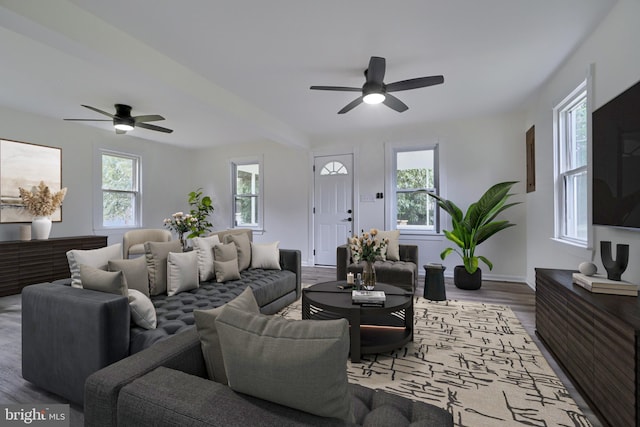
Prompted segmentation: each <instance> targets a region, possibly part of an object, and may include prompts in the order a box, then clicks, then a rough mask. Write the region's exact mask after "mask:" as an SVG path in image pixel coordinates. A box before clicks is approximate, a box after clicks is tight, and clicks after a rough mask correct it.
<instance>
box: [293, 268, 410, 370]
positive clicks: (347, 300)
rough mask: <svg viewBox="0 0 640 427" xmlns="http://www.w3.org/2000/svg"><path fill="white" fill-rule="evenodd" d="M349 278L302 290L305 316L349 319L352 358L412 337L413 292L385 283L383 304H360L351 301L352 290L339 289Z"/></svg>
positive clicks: (379, 285)
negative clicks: (377, 305)
mask: <svg viewBox="0 0 640 427" xmlns="http://www.w3.org/2000/svg"><path fill="white" fill-rule="evenodd" d="M339 285H346V281H336V282H325V283H318V284H317V285H313V286H311V287H308V288H305V289H303V290H302V318H303V319H315V320H330V319H341V318H344V319H347V320H348V321H349V325H350V329H351V330H350V344H351V361H352V362H356V363H358V362H360V357H361V355H363V354H372V353H384V352H387V351H391V350H394V349H397V348H400V347H402V346H403V345H405V344H406V343H408V342H409V341H412V340H413V295H412V294H411V293H410V292H407V291H405V290H404V289H400V288H398V287H396V286H392V285H387V284H386V283H376V288H375V290H376V291H384V292H385V294H386V301H385V304H384V306H381V307H372V306H361V305H359V304H353V303H352V302H351V290H350V289H349V290H342V289H339V288H338V286H339Z"/></svg>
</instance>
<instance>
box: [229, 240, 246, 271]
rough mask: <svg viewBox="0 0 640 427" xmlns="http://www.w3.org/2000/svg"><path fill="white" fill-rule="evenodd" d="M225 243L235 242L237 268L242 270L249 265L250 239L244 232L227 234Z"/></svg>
mask: <svg viewBox="0 0 640 427" xmlns="http://www.w3.org/2000/svg"><path fill="white" fill-rule="evenodd" d="M224 242H225V243H235V245H236V249H237V251H238V270H240V271H244V270H246V269H247V268H249V266H250V265H251V241H250V240H249V236H247V235H246V234H244V233H243V234H228V235H226V236H225V238H224Z"/></svg>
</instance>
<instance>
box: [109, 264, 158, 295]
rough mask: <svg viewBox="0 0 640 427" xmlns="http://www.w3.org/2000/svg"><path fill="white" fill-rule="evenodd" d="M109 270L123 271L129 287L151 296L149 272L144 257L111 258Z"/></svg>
mask: <svg viewBox="0 0 640 427" xmlns="http://www.w3.org/2000/svg"><path fill="white" fill-rule="evenodd" d="M109 271H122V272H123V273H124V277H125V278H126V279H127V285H128V286H129V289H135V290H138V291H140V292H142V293H143V294H145V295H146V296H149V272H148V271H147V260H146V259H145V258H144V257H138V258H133V259H110V260H109Z"/></svg>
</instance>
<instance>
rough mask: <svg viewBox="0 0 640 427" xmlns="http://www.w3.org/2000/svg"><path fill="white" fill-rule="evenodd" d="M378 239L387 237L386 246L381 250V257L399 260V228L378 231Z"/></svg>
mask: <svg viewBox="0 0 640 427" xmlns="http://www.w3.org/2000/svg"><path fill="white" fill-rule="evenodd" d="M378 239H381V240H384V239H388V240H389V242H388V243H387V246H386V247H385V248H384V249H383V250H382V252H383V257H382V259H383V260H385V259H388V260H389V261H400V230H388V231H378Z"/></svg>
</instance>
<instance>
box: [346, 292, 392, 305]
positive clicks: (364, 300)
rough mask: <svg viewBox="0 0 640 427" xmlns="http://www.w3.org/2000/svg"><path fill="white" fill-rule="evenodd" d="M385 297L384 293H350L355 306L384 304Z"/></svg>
mask: <svg viewBox="0 0 640 427" xmlns="http://www.w3.org/2000/svg"><path fill="white" fill-rule="evenodd" d="M386 299H387V297H386V295H385V294H384V291H351V300H352V301H353V302H354V303H355V304H380V305H382V304H384V302H385V301H386Z"/></svg>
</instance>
